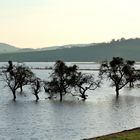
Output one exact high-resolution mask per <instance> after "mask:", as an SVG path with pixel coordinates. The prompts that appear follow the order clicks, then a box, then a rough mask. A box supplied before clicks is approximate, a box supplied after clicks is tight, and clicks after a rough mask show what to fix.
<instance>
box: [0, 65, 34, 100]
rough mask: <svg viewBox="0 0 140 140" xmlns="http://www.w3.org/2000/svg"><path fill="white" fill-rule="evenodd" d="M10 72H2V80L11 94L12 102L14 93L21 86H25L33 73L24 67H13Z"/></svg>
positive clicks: (14, 97)
mask: <svg viewBox="0 0 140 140" xmlns="http://www.w3.org/2000/svg"><path fill="white" fill-rule="evenodd" d="M10 71H11V72H10V73H9V72H7V71H4V70H3V71H2V79H3V81H4V82H6V86H7V87H9V89H10V90H11V91H12V93H13V100H14V101H15V100H16V91H17V89H19V88H22V86H24V85H27V84H28V82H29V81H30V78H31V77H32V76H33V75H34V74H33V72H32V71H31V70H30V69H29V68H28V67H26V66H23V65H22V66H20V65H17V66H14V67H13V68H12V69H11V70H10Z"/></svg>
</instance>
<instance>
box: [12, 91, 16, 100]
mask: <svg viewBox="0 0 140 140" xmlns="http://www.w3.org/2000/svg"><path fill="white" fill-rule="evenodd" d="M12 92H13V101H16V91H15V90H13V91H12Z"/></svg>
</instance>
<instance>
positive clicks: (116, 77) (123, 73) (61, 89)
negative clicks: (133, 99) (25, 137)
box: [1, 57, 140, 102]
mask: <svg viewBox="0 0 140 140" xmlns="http://www.w3.org/2000/svg"><path fill="white" fill-rule="evenodd" d="M8 63H9V65H8V66H7V67H6V69H3V70H2V71H1V79H2V81H4V82H5V86H7V87H8V88H9V89H10V91H11V92H12V95H13V100H14V101H15V100H16V92H17V90H20V92H21V94H22V92H23V87H24V86H27V85H28V86H30V89H31V90H32V94H33V95H35V97H36V101H38V100H39V93H40V91H41V90H44V92H46V93H47V94H48V98H49V99H53V98H56V97H57V96H59V99H60V102H62V101H63V97H64V96H66V95H71V96H77V97H80V98H81V99H82V100H86V99H87V98H88V95H87V91H88V90H95V89H96V88H99V87H100V86H101V84H102V83H103V82H102V80H103V79H104V78H108V79H109V80H110V81H111V83H112V84H111V86H113V87H115V92H116V97H117V98H118V97H119V91H120V90H121V89H122V88H124V87H125V86H127V85H128V86H129V87H130V88H133V87H134V83H135V82H136V81H140V71H138V70H136V69H135V61H131V60H124V59H123V58H120V57H113V58H112V60H111V61H109V62H108V61H103V62H102V63H101V65H100V68H99V73H98V76H97V77H96V78H95V76H94V75H93V74H87V73H82V72H81V71H80V70H79V69H78V66H77V65H73V66H67V65H66V64H65V63H64V62H63V61H61V60H58V61H56V63H55V65H54V68H53V70H52V73H51V75H50V77H49V78H48V80H46V81H44V80H41V79H40V78H39V77H37V76H36V75H35V74H34V73H33V72H32V70H31V69H30V68H29V67H27V66H25V65H24V64H20V65H19V64H17V65H13V63H12V61H9V62H8Z"/></svg>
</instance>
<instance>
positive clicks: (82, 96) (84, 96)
mask: <svg viewBox="0 0 140 140" xmlns="http://www.w3.org/2000/svg"><path fill="white" fill-rule="evenodd" d="M85 92H86V91H83V92H82V93H81V94H82V95H81V98H82V100H83V101H85V100H86V99H87V97H86V95H85Z"/></svg>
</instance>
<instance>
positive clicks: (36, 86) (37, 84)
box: [30, 77, 41, 102]
mask: <svg viewBox="0 0 140 140" xmlns="http://www.w3.org/2000/svg"><path fill="white" fill-rule="evenodd" d="M30 84H31V89H32V91H33V94H34V95H35V97H36V102H37V101H38V100H39V96H38V93H39V92H40V91H41V80H40V79H39V78H37V77H34V78H33V79H32V80H31V83H30Z"/></svg>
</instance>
